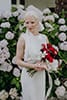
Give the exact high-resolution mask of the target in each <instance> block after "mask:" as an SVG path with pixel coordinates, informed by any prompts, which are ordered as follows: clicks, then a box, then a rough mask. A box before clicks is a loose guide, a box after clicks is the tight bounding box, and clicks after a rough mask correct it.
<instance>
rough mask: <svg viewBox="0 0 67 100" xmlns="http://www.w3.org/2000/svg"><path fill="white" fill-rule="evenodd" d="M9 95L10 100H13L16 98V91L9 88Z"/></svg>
mask: <svg viewBox="0 0 67 100" xmlns="http://www.w3.org/2000/svg"><path fill="white" fill-rule="evenodd" d="M9 95H10V97H11V98H12V100H13V99H15V98H16V97H17V96H18V93H17V89H16V88H11V89H10V91H9Z"/></svg>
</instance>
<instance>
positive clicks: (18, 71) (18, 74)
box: [13, 68, 20, 77]
mask: <svg viewBox="0 0 67 100" xmlns="http://www.w3.org/2000/svg"><path fill="white" fill-rule="evenodd" d="M13 75H14V76H16V77H19V76H20V70H19V69H18V68H14V70H13Z"/></svg>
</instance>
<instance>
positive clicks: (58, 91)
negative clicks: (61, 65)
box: [55, 86, 65, 97]
mask: <svg viewBox="0 0 67 100" xmlns="http://www.w3.org/2000/svg"><path fill="white" fill-rule="evenodd" d="M55 93H56V95H57V97H62V96H64V94H65V87H64V86H59V87H58V88H57V89H56V91H55Z"/></svg>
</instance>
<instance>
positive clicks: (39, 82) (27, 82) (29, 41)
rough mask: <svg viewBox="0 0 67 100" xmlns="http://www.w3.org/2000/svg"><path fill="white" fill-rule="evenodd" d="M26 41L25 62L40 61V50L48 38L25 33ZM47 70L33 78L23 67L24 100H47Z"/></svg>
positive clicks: (37, 73)
mask: <svg viewBox="0 0 67 100" xmlns="http://www.w3.org/2000/svg"><path fill="white" fill-rule="evenodd" d="M21 36H22V37H23V38H24V40H25V55H24V61H29V62H30V63H34V62H35V61H38V60H40V59H41V58H40V49H41V48H42V47H41V45H42V43H46V42H47V38H46V36H45V35H43V34H38V35H33V34H32V33H29V34H27V33H25V34H22V35H21ZM45 83H46V82H45V70H43V71H38V72H36V73H35V74H34V75H33V76H32V77H31V76H30V75H29V73H28V72H27V69H26V68H24V67H23V69H22V73H21V84H22V95H23V99H22V100H46V99H45V90H46V86H45V85H46V84H45Z"/></svg>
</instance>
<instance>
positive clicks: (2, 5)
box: [0, 0, 11, 12]
mask: <svg viewBox="0 0 67 100" xmlns="http://www.w3.org/2000/svg"><path fill="white" fill-rule="evenodd" d="M10 10H11V0H0V12H5V11H7V12H10Z"/></svg>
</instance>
